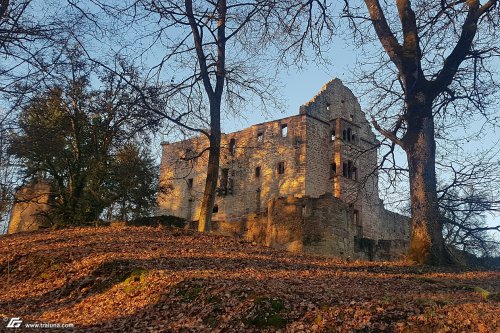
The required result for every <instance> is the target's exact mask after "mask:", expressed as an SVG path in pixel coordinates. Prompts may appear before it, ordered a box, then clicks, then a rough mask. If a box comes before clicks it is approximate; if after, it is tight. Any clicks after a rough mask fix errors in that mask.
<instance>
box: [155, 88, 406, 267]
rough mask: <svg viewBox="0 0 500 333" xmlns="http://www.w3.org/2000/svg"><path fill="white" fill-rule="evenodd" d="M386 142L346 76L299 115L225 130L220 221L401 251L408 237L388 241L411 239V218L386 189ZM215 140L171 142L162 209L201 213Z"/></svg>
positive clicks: (265, 234) (320, 243)
mask: <svg viewBox="0 0 500 333" xmlns="http://www.w3.org/2000/svg"><path fill="white" fill-rule="evenodd" d="M378 144H379V143H378V141H377V140H376V137H375V135H374V133H373V132H372V130H371V127H370V124H369V123H368V121H367V120H366V116H365V114H364V112H363V111H362V110H361V107H360V106H359V103H358V101H357V99H356V97H355V96H354V94H353V93H352V92H351V91H350V90H349V89H348V88H347V87H345V86H344V85H343V84H342V82H340V80H337V79H335V80H332V81H330V82H329V83H327V84H326V85H325V86H324V87H323V89H322V90H321V91H320V92H319V93H318V94H317V95H316V96H315V97H314V98H313V99H312V100H311V101H309V102H308V103H306V104H304V105H303V106H301V108H300V113H299V115H296V116H292V117H288V118H284V119H280V120H275V121H270V122H266V123H262V124H257V125H253V126H251V127H249V128H247V129H244V130H242V131H239V132H235V133H229V134H224V135H223V136H222V144H221V148H222V149H221V161H220V174H219V191H218V196H217V199H216V202H215V209H214V215H213V220H214V224H215V226H214V227H215V228H216V229H218V230H219V232H220V233H223V234H228V235H234V236H239V237H244V238H246V239H249V240H252V241H256V242H259V243H261V244H266V245H269V246H273V247H279V248H286V249H287V250H290V251H306V252H311V253H320V254H327V253H330V254H334V255H336V256H350V257H353V256H356V249H358V250H359V251H358V252H360V253H363V251H364V252H366V251H368V252H366V253H368V254H367V255H366V256H367V257H368V258H375V257H376V255H375V254H374V253H379V252H380V251H378V250H377V249H379V248H380V249H386V250H387V249H389V250H387V251H386V252H387V253H393V252H395V251H396V252H397V251H398V250H397V249H396V248H397V247H398V246H399V245H398V246H396V247H395V248H394V249H392V250H391V247H390V246H389V247H388V245H387V244H388V243H383V242H384V241H391V240H394V241H396V240H402V243H401V244H404V241H405V240H406V239H408V237H409V236H408V235H409V227H408V219H407V218H405V217H403V216H401V215H399V214H395V213H392V212H389V211H387V210H385V208H384V207H383V202H382V200H380V198H379V195H378V192H379V189H378V173H377V148H378ZM207 148H208V140H207V139H206V138H204V137H197V138H193V139H188V140H184V141H180V142H176V143H170V144H164V145H163V157H162V167H161V168H162V169H161V176H160V183H161V184H162V185H165V186H167V187H169V188H170V191H169V193H167V194H164V195H160V196H159V197H158V204H159V207H160V210H159V214H166V215H175V216H179V217H183V218H186V219H188V220H192V221H196V220H198V218H199V213H200V208H201V199H202V194H203V193H202V191H203V188H204V183H205V176H206V165H207V159H208V152H207ZM257 169H258V171H257ZM362 239H365V240H370V241H360V240H362ZM355 240H357V243H356V242H355ZM371 241H374V242H375V243H372V242H371ZM379 241H382V243H381V244H382V245H380V246H378V242H379ZM355 243H356V244H357V245H356V244H355ZM401 244H400V245H401ZM377 246H378V247H377ZM394 246H395V245H394ZM394 246H393V247H394ZM401 246H402V245H401ZM366 249H368V250H366ZM370 251H371V252H370ZM384 251H385V250H384ZM382 252H383V251H382ZM387 256H388V255H386V257H387ZM381 257H384V256H381Z"/></svg>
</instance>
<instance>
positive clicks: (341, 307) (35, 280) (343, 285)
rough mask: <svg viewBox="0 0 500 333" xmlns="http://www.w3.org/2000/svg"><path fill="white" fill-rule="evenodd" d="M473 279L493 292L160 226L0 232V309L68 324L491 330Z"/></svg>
mask: <svg viewBox="0 0 500 333" xmlns="http://www.w3.org/2000/svg"><path fill="white" fill-rule="evenodd" d="M474 287H481V288H482V289H484V290H487V291H492V292H493V291H497V292H498V291H500V273H499V272H491V271H490V272H488V271H471V272H466V271H462V272H456V271H455V272H454V271H451V270H444V269H441V270H435V269H430V268H427V267H421V266H410V265H407V264H404V263H367V262H353V263H346V262H341V261H336V260H333V259H328V258H322V257H311V256H305V255H296V254H290V253H286V252H282V251H277V250H273V249H269V248H265V247H260V246H252V245H251V244H247V243H242V242H239V241H237V240H234V239H230V238H226V237H220V236H204V235H199V234H196V233H193V232H186V231H180V230H168V229H160V228H158V229H155V228H146V227H124V228H85V229H84V228H81V229H69V230H62V231H50V232H48V231H47V232H37V233H26V234H18V235H12V236H2V237H0V290H1V291H2V292H0V316H2V317H14V316H15V317H21V318H22V319H23V320H24V322H25V323H26V322H28V323H29V322H49V323H74V324H75V325H76V329H75V330H71V331H72V332H75V331H83V332H87V331H95V332H108V331H116V332H134V331H135V332H145V331H148V328H149V329H150V330H151V331H154V332H158V331H159V332H162V331H164V332H171V331H196V332H198V331H206V332H211V331H221V330H222V331H224V332H232V331H234V332H241V331H245V330H247V331H259V330H267V331H274V330H277V329H281V330H282V331H304V330H305V331H324V332H330V331H332V332H337V331H338V332H347V331H349V330H353V331H354V332H384V331H389V332H393V331H395V332H455V331H465V332H495V331H498V330H500V323H499V314H500V302H498V301H494V300H492V299H491V297H490V298H489V299H487V298H486V297H485V295H486V294H485V292H483V293H481V292H478V291H481V290H480V289H477V288H476V290H474ZM1 330H5V324H3V323H2V322H0V331H1ZM45 331H46V330H45Z"/></svg>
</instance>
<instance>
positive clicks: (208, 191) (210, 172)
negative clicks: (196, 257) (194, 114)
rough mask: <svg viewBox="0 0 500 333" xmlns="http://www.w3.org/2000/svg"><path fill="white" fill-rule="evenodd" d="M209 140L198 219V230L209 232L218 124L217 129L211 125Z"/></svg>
mask: <svg viewBox="0 0 500 333" xmlns="http://www.w3.org/2000/svg"><path fill="white" fill-rule="evenodd" d="M209 140H210V150H209V155H208V166H207V178H206V181H205V190H204V192H203V199H202V202H201V211H200V218H199V220H198V231H200V232H209V231H211V230H212V209H213V207H214V203H215V196H216V195H217V193H216V189H217V180H218V178H219V158H220V140H221V132H220V124H219V130H218V131H215V129H214V128H213V127H212V132H211V133H210V138H209Z"/></svg>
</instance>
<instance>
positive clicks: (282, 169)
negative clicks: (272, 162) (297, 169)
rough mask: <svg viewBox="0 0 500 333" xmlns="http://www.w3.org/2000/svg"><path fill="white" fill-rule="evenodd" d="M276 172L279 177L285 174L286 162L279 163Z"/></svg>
mask: <svg viewBox="0 0 500 333" xmlns="http://www.w3.org/2000/svg"><path fill="white" fill-rule="evenodd" d="M276 171H277V172H278V175H282V174H284V173H285V162H278V164H277V166H276Z"/></svg>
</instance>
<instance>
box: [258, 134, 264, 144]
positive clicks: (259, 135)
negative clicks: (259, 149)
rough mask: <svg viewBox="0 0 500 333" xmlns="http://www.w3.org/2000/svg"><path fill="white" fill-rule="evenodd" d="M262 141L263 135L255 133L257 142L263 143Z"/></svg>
mask: <svg viewBox="0 0 500 333" xmlns="http://www.w3.org/2000/svg"><path fill="white" fill-rule="evenodd" d="M263 141H264V133H262V132H259V133H257V142H263Z"/></svg>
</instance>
